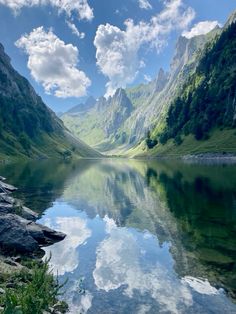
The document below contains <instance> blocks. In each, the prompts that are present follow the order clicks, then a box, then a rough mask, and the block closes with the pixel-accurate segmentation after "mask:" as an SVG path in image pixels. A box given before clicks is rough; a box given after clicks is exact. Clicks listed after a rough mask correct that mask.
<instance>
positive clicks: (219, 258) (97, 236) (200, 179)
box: [0, 159, 236, 313]
mask: <svg viewBox="0 0 236 314" xmlns="http://www.w3.org/2000/svg"><path fill="white" fill-rule="evenodd" d="M0 173H1V174H2V175H3V176H5V177H7V178H8V181H9V183H11V184H14V185H16V186H19V187H21V188H20V189H19V191H18V192H17V193H16V194H17V195H18V196H19V198H21V199H23V200H24V202H25V204H26V205H27V206H28V207H30V208H32V209H34V210H36V211H38V212H39V213H40V214H42V215H43V216H42V221H43V222H48V223H49V222H50V224H51V225H50V226H52V227H60V225H59V224H58V220H60V221H62V218H64V219H65V218H67V220H68V222H70V223H71V226H72V227H73V221H75V220H76V219H78V221H79V226H80V228H81V227H82V226H85V225H86V226H88V228H85V234H86V232H87V236H88V239H87V240H86V241H85V242H83V243H79V241H78V235H76V234H73V236H75V235H76V236H77V238H74V237H72V234H70V230H68V233H69V236H68V238H69V240H67V241H71V242H73V240H74V239H77V240H76V241H78V246H76V244H75V246H71V245H70V243H69V242H67V243H66V242H65V243H64V244H66V245H67V246H69V247H70V253H69V254H71V251H72V250H74V251H73V254H75V253H76V252H77V253H78V254H79V255H78V256H79V260H80V262H79V264H78V267H76V268H75V269H73V271H70V269H66V261H64V260H63V259H62V262H61V264H62V263H65V265H64V268H65V269H64V270H65V271H63V272H61V276H60V277H61V280H64V279H65V278H66V277H68V278H69V281H68V289H69V288H70V294H71V293H72V294H73V295H74V298H72V299H70V298H69V296H68V295H65V297H66V298H68V299H69V301H70V302H71V303H72V304H77V305H78V304H79V302H81V298H83V296H80V295H79V294H78V293H76V292H75V291H74V290H76V289H74V290H73V289H72V284H74V280H72V278H74V277H75V276H76V277H77V279H78V280H79V278H83V277H85V279H84V280H85V282H84V289H85V290H88V292H87V294H88V295H92V296H93V297H92V301H91V302H92V305H91V306H90V307H89V309H87V312H88V313H95V308H96V309H97V310H98V309H99V311H98V313H102V309H104V307H106V309H107V311H106V313H122V312H123V313H126V312H128V311H129V312H130V313H136V312H138V309H137V308H136V305H135V304H136V303H137V299H141V300H142V303H140V304H139V306H142V308H143V311H144V310H145V309H146V313H152V311H151V310H150V309H154V310H158V309H159V310H160V311H164V312H163V313H171V312H170V308H168V307H167V308H163V309H162V308H159V306H160V304H162V303H161V301H160V300H159V301H160V302H159V303H158V296H160V295H161V293H160V291H156V290H155V287H153V288H152V290H149V289H148V287H146V286H145V284H144V283H143V287H142V281H143V282H145V280H147V282H148V281H149V280H151V281H153V282H155V280H157V284H158V279H159V280H161V277H158V276H157V270H156V268H155V267H156V266H155V267H154V264H155V263H156V262H158V261H159V259H160V263H161V264H160V265H161V266H162V267H164V268H165V267H166V269H165V271H166V274H167V277H165V278H163V280H165V281H167V278H171V279H170V284H171V283H172V285H173V287H175V289H176V290H177V291H179V290H178V289H185V288H186V287H190V288H189V289H192V290H191V298H192V299H193V305H191V306H190V307H189V308H188V310H187V309H186V306H187V305H186V304H185V305H184V306H183V305H182V304H178V306H177V307H176V310H177V312H176V313H192V312H195V313H200V312H201V313H220V310H222V309H223V308H226V309H228V312H227V311H226V313H235V312H236V306H235V305H234V304H235V301H236V263H235V262H236V237H235V235H236V166H235V165H228V164H226V165H215V164H214V165H212V164H211V165H206V164H186V163H183V162H181V161H167V160H162V161H160V160H159V161H156V160H149V161H140V160H118V159H116V160H100V161H99V160H97V161H95V160H94V161H93V160H90V161H86V160H81V161H77V162H66V163H63V162H58V161H52V160H49V161H40V162H31V163H21V164H16V165H10V164H9V165H4V166H2V165H1V166H0ZM67 215H68V217H67ZM71 217H74V219H72V220H70V219H69V218H71ZM62 225H63V224H62ZM62 225H61V226H62ZM108 225H111V226H112V227H109V228H111V230H112V231H109V232H110V233H108V232H107V231H106V229H107V228H108ZM64 226H65V224H64ZM64 228H65V227H64ZM75 230H77V229H75ZM86 230H87V231H86ZM88 230H89V231H88ZM60 231H66V230H65V229H64V230H60ZM74 232H75V233H76V232H77V231H74ZM132 237H133V238H134V239H135V242H134V243H138V249H139V251H137V252H136V253H134V252H133V254H134V256H135V257H133V260H131V261H130V262H129V254H128V255H126V254H125V251H124V250H123V247H124V243H129V241H131V242H132V241H133V240H132V239H133V238H132ZM145 237H146V238H147V239H148V238H149V239H150V240H147V241H148V242H145V241H146V240H145ZM153 237H154V238H153ZM112 241H113V242H112ZM115 241H118V242H115ZM121 241H124V242H121ZM112 243H123V244H121V247H122V248H121V251H119V252H118V253H119V254H118V255H120V256H123V257H122V258H123V260H122V263H121V265H122V269H120V267H121V265H119V267H118V266H117V265H118V264H117V261H114V260H109V258H108V260H107V263H108V264H107V265H106V260H104V259H103V265H105V266H104V267H103V268H101V267H100V269H98V266H97V263H98V260H99V258H100V259H101V260H102V258H103V257H104V256H101V255H100V254H102V253H100V252H102V250H105V247H106V246H105V245H108V244H112ZM158 247H159V248H161V249H158ZM59 248H60V250H61V252H62V253H63V245H62V246H61V247H59ZM106 248H107V247H106ZM128 248H129V247H127V249H128ZM107 249H108V248H107ZM53 250H54V253H55V255H56V254H57V247H55V249H53V248H52V250H51V251H52V253H53ZM110 250H111V248H110ZM130 250H131V248H130ZM142 251H146V252H147V254H146V255H145V257H143V256H142V253H140V252H142ZM105 252H106V251H104V254H105ZM109 252H110V253H109V254H111V256H112V255H114V256H116V254H117V252H116V251H109ZM130 252H131V254H132V251H130ZM138 252H139V253H138ZM67 253H68V252H67ZM77 253H76V254H77ZM135 254H136V255H137V256H136V255H135ZM76 256H77V255H76ZM163 256H165V257H163ZM69 257H70V255H68V258H69ZM162 259H164V260H163V261H162ZM109 262H110V264H112V263H114V265H115V266H114V269H113V268H111V267H110V264H109ZM131 262H132V263H134V262H135V263H136V262H137V263H138V264H140V266H139V267H140V269H142V272H141V271H140V279H138V276H137V281H138V280H141V283H140V284H137V283H136V284H134V288H133V290H132V293H131V292H130V291H129V289H128V288H130V286H131V281H128V280H127V278H128V277H127V274H129V272H130V269H129V267H131V266H132V263H131ZM130 263H131V264H130ZM61 264H60V265H58V264H56V263H55V265H54V266H57V267H59V268H60V267H62V265H61ZM145 265H146V266H145ZM155 265H156V264H155ZM166 265H168V266H166ZM116 266H117V269H116V268H115V267H116ZM115 269H116V270H117V271H118V270H119V272H120V273H121V277H122V276H123V277H124V278H126V279H122V280H121V279H119V280H120V282H121V283H120V284H118V282H117V281H119V280H118V279H116V282H114V281H113V279H111V278H106V279H104V278H103V282H104V280H105V281H106V282H109V284H110V286H109V287H110V288H109V289H110V290H109V289H108V286H106V287H105V286H102V285H101V280H102V279H101V276H102V275H103V272H106V273H108V272H109V271H110V272H111V276H113V277H114V276H115V275H117V273H114V271H115ZM124 269H126V271H125V272H124ZM137 272H138V270H137ZM94 274H95V275H96V276H95V275H94ZM98 274H99V276H100V277H99V278H100V279H99V280H100V281H99V280H98ZM156 276H157V277H156ZM94 277H95V278H97V279H94ZM123 277H122V278H123ZM86 278H87V279H86ZM96 280H97V283H96ZM183 281H184V286H182V282H183ZM95 284H96V285H97V286H95ZM186 285H187V286H186ZM209 286H210V288H209ZM98 287H99V289H98ZM111 287H113V288H111ZM114 287H117V288H116V289H115V288H114ZM125 287H126V290H125ZM127 287H128V288H127ZM220 288H221V289H220ZM71 289H72V290H71ZM127 289H128V290H127ZM130 289H131V288H130ZM163 289H165V287H163ZM166 289H167V288H166ZM204 289H205V290H204ZM214 289H216V290H214ZM77 290H78V289H77ZM127 291H129V292H127ZM181 291H182V290H181ZM199 291H200V292H199ZM204 291H205V294H204V293H202V292H204ZM206 291H207V293H208V294H207V293H206ZM209 291H210V292H209ZM154 292H155V293H154ZM209 293H210V294H209ZM164 296H167V297H168V294H164ZM101 297H102V298H103V300H104V301H99V299H101ZM162 297H163V296H162ZM155 298H157V300H156V301H154V299H155ZM90 299H91V298H90ZM117 299H118V300H119V301H120V303H121V304H117V302H115V301H114V300H117ZM180 299H181V297H180ZM82 301H83V299H82ZM140 302H141V301H140ZM213 304H215V305H213ZM122 305H124V306H125V308H123V307H122ZM162 305H163V304H162ZM217 306H218V309H217ZM172 309H173V308H172ZM202 309H205V310H204V312H203V311H202ZM218 310H219V311H218ZM165 311H166V312H165ZM217 311H218V312H217ZM154 312H155V311H154ZM154 312H153V313H154ZM144 313H145V311H144ZM173 313H174V310H173Z"/></svg>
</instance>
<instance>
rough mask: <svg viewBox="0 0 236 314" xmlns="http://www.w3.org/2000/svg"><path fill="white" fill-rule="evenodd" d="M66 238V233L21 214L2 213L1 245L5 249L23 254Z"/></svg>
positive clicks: (0, 224) (0, 219)
mask: <svg viewBox="0 0 236 314" xmlns="http://www.w3.org/2000/svg"><path fill="white" fill-rule="evenodd" d="M64 238H65V234H64V233H61V232H57V231H54V230H52V229H50V228H48V227H45V226H42V225H40V224H36V223H35V222H32V221H29V220H27V219H24V218H22V217H20V216H17V215H14V214H5V215H0V247H2V248H3V250H5V251H11V252H14V253H21V254H29V253H34V252H39V251H40V247H41V246H47V245H51V244H53V243H55V242H58V241H61V240H63V239H64Z"/></svg>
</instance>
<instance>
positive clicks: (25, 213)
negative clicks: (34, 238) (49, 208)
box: [21, 206, 39, 220]
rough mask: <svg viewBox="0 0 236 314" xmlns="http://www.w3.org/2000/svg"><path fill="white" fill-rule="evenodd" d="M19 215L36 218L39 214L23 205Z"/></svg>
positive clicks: (29, 218)
mask: <svg viewBox="0 0 236 314" xmlns="http://www.w3.org/2000/svg"><path fill="white" fill-rule="evenodd" d="M21 216H22V217H23V218H25V219H28V220H36V219H37V218H38V217H39V214H38V213H36V212H34V211H33V210H31V209H30V208H28V207H25V206H23V207H22V215H21Z"/></svg>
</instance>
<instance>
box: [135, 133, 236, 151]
mask: <svg viewBox="0 0 236 314" xmlns="http://www.w3.org/2000/svg"><path fill="white" fill-rule="evenodd" d="M143 149H144V147H143V145H142V146H141V145H140V147H137V148H136V149H134V150H133V151H131V152H130V154H132V155H133V156H134V155H135V156H140V157H144V156H150V157H155V156H156V157H158V156H159V157H178V156H179V157H180V156H184V155H189V154H190V155H197V154H205V153H222V154H224V153H232V154H236V130H235V129H230V130H228V129H224V130H219V129H216V130H214V131H212V132H211V134H210V137H209V139H207V140H201V141H197V140H196V139H195V138H194V137H193V135H189V136H187V137H185V138H184V139H183V143H182V144H181V145H176V144H174V142H173V140H169V141H168V142H167V144H165V145H161V144H158V145H157V146H156V147H155V148H154V149H152V150H148V151H147V150H145V151H143Z"/></svg>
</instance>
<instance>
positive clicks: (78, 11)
mask: <svg viewBox="0 0 236 314" xmlns="http://www.w3.org/2000/svg"><path fill="white" fill-rule="evenodd" d="M235 9H236V0H0V42H1V43H2V44H3V45H4V47H5V51H6V53H7V54H8V55H9V56H10V57H11V61H12V65H13V66H14V67H15V69H16V70H17V71H18V72H19V73H20V74H22V75H23V76H25V77H26V78H27V79H28V80H29V81H30V83H31V84H32V85H33V87H34V88H35V90H36V92H37V93H38V94H39V95H40V96H41V97H42V99H43V100H44V101H45V103H46V104H47V105H48V106H49V107H51V108H52V109H53V110H54V111H56V112H61V111H67V110H68V109H69V108H71V107H72V106H74V105H77V104H79V103H81V102H84V101H85V100H86V98H87V97H89V96H94V97H95V98H97V97H100V96H102V95H105V96H109V95H112V94H113V93H114V92H115V90H116V89H117V88H119V87H122V88H125V87H129V86H133V85H137V84H139V83H144V82H148V81H149V80H151V79H154V78H155V77H156V75H157V73H158V71H159V69H160V67H162V68H163V69H165V70H168V68H169V64H170V61H171V58H172V56H173V53H174V48H175V44H176V41H177V39H178V37H179V36H180V35H182V36H185V37H187V38H191V37H193V36H196V35H200V34H204V33H206V32H208V31H210V30H212V29H213V28H214V27H216V26H217V25H220V26H221V25H223V24H224V23H225V21H226V20H227V18H228V16H229V15H230V14H231V13H232V11H234V10H235Z"/></svg>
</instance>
